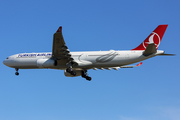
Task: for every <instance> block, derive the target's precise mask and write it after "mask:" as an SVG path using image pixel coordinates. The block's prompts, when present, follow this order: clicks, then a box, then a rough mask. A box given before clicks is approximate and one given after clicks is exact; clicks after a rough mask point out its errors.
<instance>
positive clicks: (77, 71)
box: [64, 70, 82, 77]
mask: <svg viewBox="0 0 180 120" xmlns="http://www.w3.org/2000/svg"><path fill="white" fill-rule="evenodd" d="M73 71H74V72H76V75H75V76H74V75H71V74H70V73H68V72H67V71H66V70H64V75H65V76H66V77H76V76H81V75H82V70H73Z"/></svg>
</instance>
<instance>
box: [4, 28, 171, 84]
mask: <svg viewBox="0 0 180 120" xmlns="http://www.w3.org/2000/svg"><path fill="white" fill-rule="evenodd" d="M167 26H168V25H159V26H158V27H157V28H156V29H155V30H154V31H153V32H152V33H151V34H150V35H149V36H148V37H147V38H146V39H145V40H144V41H143V42H142V43H141V44H140V45H139V46H138V47H136V48H134V49H132V50H128V51H114V50H110V51H90V52H89V51H88V52H87V51H86V52H70V51H69V49H68V47H67V46H66V44H65V41H64V39H63V35H62V27H61V26H60V27H59V29H58V30H57V32H56V33H54V36H53V46H52V52H47V53H19V54H15V55H12V56H9V57H8V58H6V59H5V60H4V61H3V64H4V65H6V66H8V67H12V68H15V70H16V73H15V74H16V75H19V73H18V70H19V69H45V68H46V69H47V68H51V69H60V70H64V74H65V76H67V77H76V76H82V77H83V78H86V80H89V81H90V80H91V77H89V76H88V74H87V70H89V69H94V70H97V69H101V70H103V69H107V70H111V69H114V70H118V69H119V68H133V67H137V66H140V65H141V64H142V62H141V63H139V64H137V65H135V66H126V65H129V64H132V63H136V62H139V61H142V60H145V59H148V58H151V57H154V56H157V55H173V54H165V53H164V51H162V50H157V49H158V47H159V44H160V42H161V40H162V37H163V35H164V33H165V31H166V28H167Z"/></svg>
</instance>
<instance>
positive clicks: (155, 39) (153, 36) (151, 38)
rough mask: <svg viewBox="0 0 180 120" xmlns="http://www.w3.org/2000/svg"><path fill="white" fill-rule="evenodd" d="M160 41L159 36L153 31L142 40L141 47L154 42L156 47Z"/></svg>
mask: <svg viewBox="0 0 180 120" xmlns="http://www.w3.org/2000/svg"><path fill="white" fill-rule="evenodd" d="M160 42H161V39H160V37H159V35H158V34H157V33H155V32H152V33H151V35H150V36H149V38H147V39H146V40H145V41H144V42H143V47H144V48H145V49H146V47H147V46H148V44H152V43H154V44H155V46H156V49H157V48H158V46H159V44H160Z"/></svg>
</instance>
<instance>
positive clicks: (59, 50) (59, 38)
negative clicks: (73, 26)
mask: <svg viewBox="0 0 180 120" xmlns="http://www.w3.org/2000/svg"><path fill="white" fill-rule="evenodd" d="M52 58H53V59H54V60H56V61H57V65H59V64H65V65H66V64H67V63H69V62H73V60H74V59H73V58H72V57H71V53H70V51H69V49H68V47H67V46H66V43H65V41H64V38H63V35H62V26H60V27H59V29H58V30H57V31H56V33H54V35H53V47H52ZM59 60H61V62H60V61H59Z"/></svg>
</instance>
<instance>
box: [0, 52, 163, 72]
mask: <svg viewBox="0 0 180 120" xmlns="http://www.w3.org/2000/svg"><path fill="white" fill-rule="evenodd" d="M143 52H144V51H142V50H137V51H135V50H133V51H131V50H130V51H114V50H110V51H90V52H71V56H72V58H73V59H74V61H75V62H76V63H78V65H76V66H74V67H73V69H83V68H86V69H92V68H110V67H117V66H123V65H128V64H132V63H136V62H139V61H142V60H145V59H148V58H150V57H154V56H156V55H158V54H162V53H164V51H162V50H158V51H157V53H155V54H152V55H149V56H148V57H146V56H144V55H143ZM51 57H52V53H51V52H47V53H45V52H44V53H20V54H15V55H12V56H9V57H8V58H7V59H5V60H4V61H3V63H4V64H5V65H6V66H9V67H12V68H19V69H38V68H52V69H62V70H64V69H66V68H67V65H66V64H64V63H62V64H59V65H58V66H53V65H49V63H50V62H51ZM60 61H61V60H60ZM42 62H43V63H48V65H45V66H44V65H41V64H40V63H42Z"/></svg>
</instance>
